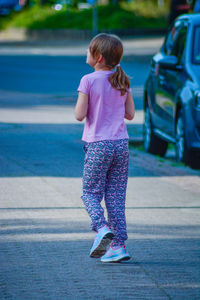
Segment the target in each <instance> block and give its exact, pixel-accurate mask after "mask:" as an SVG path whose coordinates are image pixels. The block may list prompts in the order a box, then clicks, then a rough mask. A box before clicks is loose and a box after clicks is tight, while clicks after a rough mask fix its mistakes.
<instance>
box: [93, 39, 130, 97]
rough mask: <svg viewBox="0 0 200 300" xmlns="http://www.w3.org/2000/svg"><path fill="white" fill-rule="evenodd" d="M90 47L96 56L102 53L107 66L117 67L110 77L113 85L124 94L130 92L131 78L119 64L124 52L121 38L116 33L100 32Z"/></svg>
mask: <svg viewBox="0 0 200 300" xmlns="http://www.w3.org/2000/svg"><path fill="white" fill-rule="evenodd" d="M89 49H90V53H91V54H92V56H93V57H94V58H97V57H98V55H99V54H101V55H102V56H103V57H104V59H105V62H106V66H107V67H109V68H110V69H113V68H115V67H116V71H115V72H114V73H113V74H111V75H110V77H109V82H110V84H111V85H112V87H113V88H115V89H116V90H120V91H121V95H122V96H123V95H124V94H125V93H126V92H128V89H129V87H130V80H129V78H128V76H127V75H126V74H125V72H124V71H123V70H122V68H121V66H117V65H118V64H119V63H120V60H121V58H122V54H123V45H122V42H121V40H120V39H119V38H118V37H117V36H116V35H112V34H106V33H100V34H98V35H96V36H95V37H94V38H93V39H92V41H91V43H90V46H89Z"/></svg>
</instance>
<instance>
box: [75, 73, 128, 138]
mask: <svg viewBox="0 0 200 300" xmlns="http://www.w3.org/2000/svg"><path fill="white" fill-rule="evenodd" d="M112 72H113V71H95V72H93V73H90V74H87V75H85V76H83V77H82V79H81V82H80V85H79V87H78V91H79V92H82V93H84V94H86V95H88V112H87V116H86V122H85V126H84V130H83V136H82V140H83V141H85V142H88V143H91V142H97V141H103V140H119V139H128V138H129V136H128V133H127V129H126V124H125V122H124V115H125V101H126V98H127V93H126V94H125V95H124V96H121V92H120V91H118V90H116V89H114V88H113V87H112V86H111V84H110V82H109V81H108V77H109V76H110V74H111V73H112Z"/></svg>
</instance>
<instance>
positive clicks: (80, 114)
mask: <svg viewBox="0 0 200 300" xmlns="http://www.w3.org/2000/svg"><path fill="white" fill-rule="evenodd" d="M87 110H88V95H86V94H83V93H81V92H79V94H78V100H77V103H76V107H75V111H74V113H75V118H76V119H77V120H78V121H83V120H84V118H85V117H86V115H87Z"/></svg>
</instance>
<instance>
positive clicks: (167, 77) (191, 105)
mask: <svg viewBox="0 0 200 300" xmlns="http://www.w3.org/2000/svg"><path fill="white" fill-rule="evenodd" d="M196 26H200V14H188V15H183V16H181V17H179V18H177V19H176V20H175V22H174V24H173V25H172V26H171V27H170V28H169V31H168V33H167V35H166V38H165V41H164V43H163V45H162V47H161V49H160V52H159V53H157V54H156V55H154V57H153V58H152V61H151V70H150V73H149V76H148V78H147V80H146V83H145V93H144V95H145V98H144V101H145V104H144V107H145V105H148V106H149V108H150V114H151V120H152V124H153V129H154V131H155V132H156V133H157V134H159V135H160V136H161V135H162V138H163V139H165V140H167V141H169V142H171V141H172V142H175V140H176V121H177V116H178V113H179V110H180V109H181V111H182V115H183V118H184V122H185V124H186V125H187V126H186V128H185V131H186V136H187V139H186V140H187V146H188V148H194V149H199V150H200V106H196V105H195V93H196V92H197V91H200V64H194V63H193V57H192V56H193V48H192V46H193V43H194V41H193V39H194V30H195V28H196ZM198 30H199V29H198ZM198 32H200V30H199V31H198ZM181 45H182V48H181ZM170 47H171V48H170ZM170 51H171V52H170ZM173 51H174V53H175V54H173ZM168 52H169V53H168ZM199 54H200V53H199ZM173 55H174V56H176V57H177V63H176V61H175V59H174V58H173ZM170 60H171V61H170ZM173 60H174V62H173Z"/></svg>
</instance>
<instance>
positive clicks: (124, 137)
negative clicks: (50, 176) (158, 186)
mask: <svg viewBox="0 0 200 300" xmlns="http://www.w3.org/2000/svg"><path fill="white" fill-rule="evenodd" d="M122 54H123V46H122V42H121V41H120V39H119V38H118V37H117V36H114V35H108V34H105V33H103V34H99V35H97V36H96V37H94V38H93V40H92V41H91V43H90V46H89V49H88V52H87V64H89V65H90V66H91V67H93V68H94V72H93V73H90V74H87V75H85V76H83V77H82V79H81V82H80V85H79V87H78V92H79V95H78V100H77V104H76V107H75V117H76V119H77V120H79V121H82V120H83V119H84V118H85V117H86V122H85V126H84V131H83V137H82V140H83V141H85V142H86V144H85V146H84V150H85V161H84V171H83V195H82V197H81V198H82V200H83V202H84V204H85V207H86V210H87V212H88V214H89V216H90V217H91V220H92V229H93V230H94V231H95V232H96V237H95V240H94V243H93V246H92V248H91V251H90V256H91V257H101V261H102V262H112V261H115V262H119V261H122V260H128V259H130V255H129V253H128V251H127V249H126V246H125V241H126V240H127V233H126V219H125V198H126V188H127V180H128V161H129V152H128V134H127V129H126V125H125V123H124V118H126V119H128V120H132V119H133V117H134V113H135V107H134V102H133V98H132V95H131V90H130V81H129V79H128V77H127V76H126V74H125V73H124V72H123V70H122V68H121V66H120V60H121V58H122ZM103 197H104V200H105V204H106V209H107V215H108V221H106V219H105V217H104V210H103V208H102V206H101V204H100V203H101V201H102V199H103ZM111 241H112V244H111V246H110V248H109V249H108V250H107V248H108V246H109V244H110V243H111Z"/></svg>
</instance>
